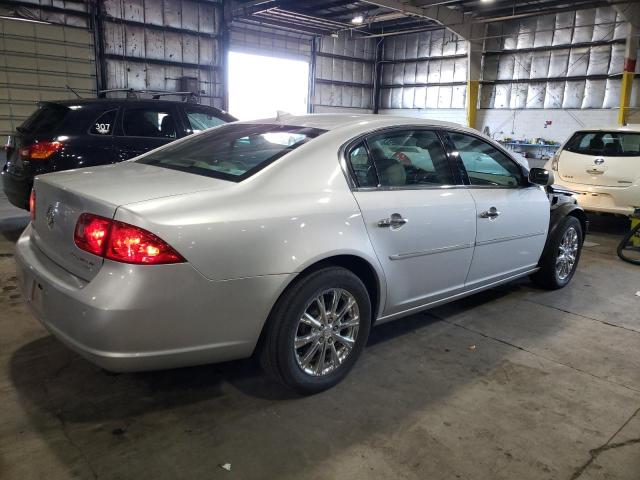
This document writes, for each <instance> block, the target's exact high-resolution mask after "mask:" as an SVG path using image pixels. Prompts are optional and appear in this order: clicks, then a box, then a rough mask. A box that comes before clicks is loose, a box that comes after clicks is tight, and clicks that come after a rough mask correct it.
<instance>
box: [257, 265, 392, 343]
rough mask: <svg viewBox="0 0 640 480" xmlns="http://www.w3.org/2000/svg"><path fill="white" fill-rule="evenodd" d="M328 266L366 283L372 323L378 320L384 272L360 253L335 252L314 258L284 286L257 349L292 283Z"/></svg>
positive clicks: (381, 302) (266, 322)
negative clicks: (278, 305) (275, 310)
mask: <svg viewBox="0 0 640 480" xmlns="http://www.w3.org/2000/svg"><path fill="white" fill-rule="evenodd" d="M327 267H342V268H344V269H346V270H349V271H350V272H352V273H353V274H354V275H356V276H357V277H358V278H359V279H360V280H361V281H362V283H364V286H365V288H366V289H367V292H368V293H369V298H370V299H371V314H372V317H373V318H372V319H371V323H372V324H373V323H374V322H375V321H376V318H377V317H378V315H379V314H380V313H381V310H382V306H383V305H384V300H385V292H386V283H385V279H384V274H383V273H382V272H381V271H379V270H377V269H376V268H375V266H374V265H373V264H372V263H371V262H370V261H369V260H367V259H365V258H363V257H361V256H359V255H354V254H351V253H340V254H334V255H330V256H327V257H324V258H321V259H316V260H314V261H313V262H311V263H310V264H309V265H307V266H305V267H304V268H303V269H302V270H301V271H300V272H299V273H298V274H297V275H295V276H294V277H293V278H292V279H291V280H290V281H289V282H288V283H287V284H286V285H284V286H283V288H282V289H281V291H280V293H279V295H278V298H277V299H276V300H275V302H273V305H272V306H271V310H270V312H269V315H268V316H267V319H266V321H265V322H264V325H263V326H262V331H261V332H260V337H259V339H258V342H257V344H256V347H255V351H259V350H260V347H261V345H262V344H263V340H264V336H265V333H266V331H267V328H268V327H269V324H270V323H271V312H272V311H273V309H274V308H275V306H276V305H277V304H278V302H279V301H280V299H281V298H282V296H283V295H284V294H285V292H286V291H287V290H288V289H289V288H290V287H291V286H292V285H294V284H295V283H296V282H298V281H300V280H301V279H302V278H305V277H306V276H307V275H309V274H311V273H313V272H316V271H318V270H321V269H323V268H327Z"/></svg>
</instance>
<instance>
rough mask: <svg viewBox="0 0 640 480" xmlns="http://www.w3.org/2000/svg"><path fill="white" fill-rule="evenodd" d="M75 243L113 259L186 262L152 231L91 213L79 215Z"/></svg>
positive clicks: (148, 262) (147, 261) (153, 263)
mask: <svg viewBox="0 0 640 480" xmlns="http://www.w3.org/2000/svg"><path fill="white" fill-rule="evenodd" d="M75 242H76V245H77V246H78V247H79V248H81V249H82V250H85V251H87V252H90V253H93V254H94V255H98V256H100V257H104V258H108V259H109V260H115V261H116V262H124V263H135V264H145V265H158V264H165V263H181V262H184V261H185V260H184V258H183V257H182V256H181V255H180V254H179V253H178V252H176V251H175V250H174V249H173V248H171V246H169V245H168V244H167V243H165V242H164V241H163V240H161V239H160V238H158V237H157V236H155V235H154V234H153V233H151V232H148V231H146V230H144V229H142V228H139V227H135V226H133V225H129V224H127V223H123V222H118V221H116V220H110V219H108V218H104V217H99V216H97V215H92V214H90V213H83V214H82V215H80V218H79V219H78V223H77V224H76V232H75Z"/></svg>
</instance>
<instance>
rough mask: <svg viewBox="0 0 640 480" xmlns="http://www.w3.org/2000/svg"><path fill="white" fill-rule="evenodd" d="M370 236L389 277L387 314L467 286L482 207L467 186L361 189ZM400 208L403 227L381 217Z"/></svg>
mask: <svg viewBox="0 0 640 480" xmlns="http://www.w3.org/2000/svg"><path fill="white" fill-rule="evenodd" d="M354 195H355V197H356V200H357V201H358V204H359V205H360V208H361V210H362V215H363V218H364V221H365V223H366V226H367V231H368V233H369V238H370V239H371V242H372V244H373V247H374V249H375V251H376V254H377V256H378V259H379V260H380V263H381V264H382V268H383V269H384V272H385V275H386V278H387V285H388V288H387V304H386V306H385V310H384V315H391V314H394V313H398V312H401V311H403V310H407V309H410V308H413V307H416V306H419V305H422V304H424V303H427V302H430V301H435V300H438V299H440V298H443V297H445V296H448V295H452V294H454V293H455V292H457V291H459V290H461V289H462V288H463V287H464V282H465V279H466V277H467V273H468V271H469V265H470V264H471V258H472V256H473V242H474V239H475V235H476V231H475V230H476V219H475V216H476V211H475V205H474V202H473V199H472V197H471V194H470V193H469V191H467V190H466V189H455V188H452V189H446V188H443V189H416V190H387V191H375V190H374V191H356V192H354ZM394 213H398V214H400V216H401V217H402V218H404V219H406V220H407V223H406V224H404V225H402V226H399V227H393V226H388V227H380V226H378V222H379V221H380V220H383V219H387V218H390V217H391V215H392V214H394Z"/></svg>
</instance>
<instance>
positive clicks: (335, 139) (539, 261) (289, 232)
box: [16, 115, 586, 393]
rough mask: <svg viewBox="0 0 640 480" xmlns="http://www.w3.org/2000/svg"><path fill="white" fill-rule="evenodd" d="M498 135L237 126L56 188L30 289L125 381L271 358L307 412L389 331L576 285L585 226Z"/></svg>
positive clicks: (37, 202)
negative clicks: (506, 285) (432, 310)
mask: <svg viewBox="0 0 640 480" xmlns="http://www.w3.org/2000/svg"><path fill="white" fill-rule="evenodd" d="M552 181H553V180H552V176H551V175H550V173H548V172H546V171H544V170H540V169H532V170H531V171H530V172H529V171H527V169H526V167H524V166H522V165H520V164H519V163H518V162H517V161H516V160H514V159H513V158H512V157H511V156H510V155H509V153H508V152H506V151H505V150H503V149H502V148H501V147H500V146H499V145H498V144H496V143H494V142H492V141H491V140H489V139H487V138H485V137H483V136H481V135H480V134H478V132H476V131H474V130H470V129H466V128H463V127H460V126H457V125H453V124H446V123H442V122H437V121H431V120H419V119H408V118H398V117H390V116H377V115H308V116H280V117H279V118H278V119H270V120H263V121H253V122H236V123H232V124H228V125H223V126H220V127H217V128H214V129H211V130H208V131H205V132H202V133H200V134H197V135H193V136H190V137H187V138H186V139H183V140H180V141H177V142H174V143H172V144H170V145H168V146H165V147H162V148H159V149H157V150H154V151H151V152H149V153H147V154H145V155H143V156H140V157H137V158H136V159H133V160H131V161H127V162H124V163H120V164H113V165H108V166H102V167H95V168H88V169H82V170H75V171H67V172H60V173H54V174H48V175H44V176H41V177H39V178H37V179H36V181H35V186H34V190H33V192H32V198H31V215H32V221H31V223H30V225H29V226H28V227H27V229H26V230H25V232H24V233H23V234H22V236H21V238H20V239H19V241H18V244H17V252H16V261H17V266H18V275H19V280H20V286H21V289H22V292H23V294H24V297H25V299H26V300H27V302H28V304H29V305H30V307H31V309H32V311H33V312H34V314H35V316H36V317H37V318H38V319H40V321H41V322H42V323H43V324H44V325H45V326H46V327H47V328H48V329H49V330H50V331H51V332H52V333H53V335H55V336H56V337H58V338H59V339H60V340H61V341H62V342H64V343H65V344H67V345H68V346H69V347H70V348H72V349H74V350H75V351H77V352H78V353H79V354H81V355H82V356H84V357H86V358H87V359H89V360H90V361H92V362H95V363H96V364H98V365H100V366H102V367H104V368H106V369H108V370H114V371H134V370H150V369H161V368H173V367H180V366H186V365H195V364H203V363H210V362H219V361H225V360H231V359H238V358H244V357H249V356H251V355H252V354H254V353H256V354H257V355H260V358H261V360H262V363H263V365H264V368H265V369H266V371H267V372H268V373H270V374H271V375H272V376H273V377H274V378H276V379H278V380H279V381H281V382H282V383H284V384H285V385H287V386H289V387H291V388H294V389H296V390H298V391H300V392H303V393H313V392H317V391H320V390H322V389H326V388H328V387H330V386H332V385H334V384H336V383H337V382H339V381H340V380H341V379H342V378H344V376H345V375H346V374H347V373H348V372H349V370H350V369H351V367H352V366H353V365H354V363H355V362H356V360H357V359H358V357H359V355H360V354H361V352H362V350H363V349H364V346H365V344H366V342H367V337H368V335H369V329H370V328H371V326H372V325H373V324H374V323H376V324H379V323H382V322H386V321H389V320H394V319H397V318H400V317H403V316H406V315H409V314H412V313H415V312H418V311H420V310H423V309H426V308H429V307H432V306H434V305H438V304H441V303H444V302H448V301H451V300H454V299H457V298H460V297H462V296H465V295H469V294H472V293H475V292H479V291H481V290H483V289H486V288H490V287H492V286H494V285H497V284H500V283H503V282H507V281H510V280H513V279H516V278H519V277H522V276H525V275H533V278H534V279H535V280H536V281H538V282H539V283H540V284H542V285H544V286H546V287H550V288H560V287H563V286H564V285H566V284H567V283H568V282H569V281H570V279H571V277H572V276H573V274H574V272H575V269H576V265H577V263H578V259H579V256H580V249H581V247H582V241H583V235H584V232H585V229H586V220H585V217H584V213H583V212H582V210H580V209H579V208H578V207H577V206H576V205H575V202H573V201H570V200H571V199H570V197H566V198H565V199H564V200H563V201H557V199H556V200H553V201H552V202H550V200H549V198H550V194H549V192H548V191H545V187H544V186H546V185H548V184H550V183H552Z"/></svg>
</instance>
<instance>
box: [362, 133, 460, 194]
mask: <svg viewBox="0 0 640 480" xmlns="http://www.w3.org/2000/svg"><path fill="white" fill-rule="evenodd" d="M367 144H368V146H369V152H370V154H371V159H372V160H373V163H374V165H375V167H376V171H377V173H378V180H379V182H380V186H382V187H404V186H420V185H421V186H440V185H451V184H452V183H453V177H452V175H451V169H450V168H449V163H448V161H447V157H446V155H445V152H444V148H443V147H442V144H441V143H440V139H439V138H438V135H437V134H436V133H435V132H433V131H430V130H395V131H392V132H387V133H380V134H377V135H373V136H371V137H369V138H368V139H367Z"/></svg>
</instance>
